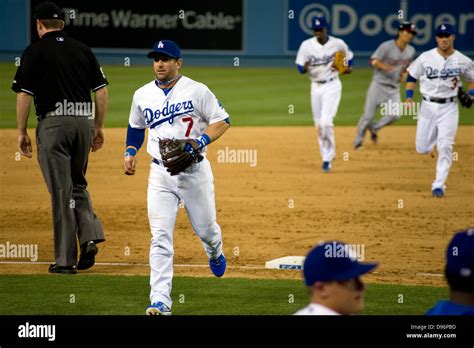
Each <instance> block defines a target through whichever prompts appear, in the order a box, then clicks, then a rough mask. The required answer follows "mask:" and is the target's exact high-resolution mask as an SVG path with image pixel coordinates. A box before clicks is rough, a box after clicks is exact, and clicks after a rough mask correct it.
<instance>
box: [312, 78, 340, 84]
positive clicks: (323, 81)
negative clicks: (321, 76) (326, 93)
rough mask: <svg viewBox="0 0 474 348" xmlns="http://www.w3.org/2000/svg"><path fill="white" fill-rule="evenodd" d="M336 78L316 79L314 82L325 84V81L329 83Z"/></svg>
mask: <svg viewBox="0 0 474 348" xmlns="http://www.w3.org/2000/svg"><path fill="white" fill-rule="evenodd" d="M335 79H336V77H333V78H332V79H329V80H322V81H314V82H316V83H321V84H324V83H328V82H331V81H334V80H335Z"/></svg>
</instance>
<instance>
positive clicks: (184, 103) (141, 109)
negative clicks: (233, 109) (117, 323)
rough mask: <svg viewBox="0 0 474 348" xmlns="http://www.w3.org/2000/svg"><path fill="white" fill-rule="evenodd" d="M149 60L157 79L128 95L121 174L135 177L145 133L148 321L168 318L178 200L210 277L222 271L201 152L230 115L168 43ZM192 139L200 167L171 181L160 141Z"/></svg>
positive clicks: (211, 184) (208, 171) (207, 169)
mask: <svg viewBox="0 0 474 348" xmlns="http://www.w3.org/2000/svg"><path fill="white" fill-rule="evenodd" d="M148 57H149V58H153V59H154V63H153V68H154V71H155V75H156V79H155V80H154V81H151V82H150V83H147V84H146V85H144V86H143V87H141V88H139V89H138V90H137V91H136V92H135V94H134V95H133V101H132V106H131V110H130V119H129V126H128V131H127V150H126V153H125V162H124V166H125V174H128V175H133V174H134V173H135V170H136V169H135V166H136V159H135V155H136V152H137V151H138V149H139V148H140V146H141V145H142V143H143V139H144V133H145V129H146V128H148V129H149V131H148V145H147V152H148V153H149V154H150V155H151V156H152V158H153V160H152V163H151V167H150V176H149V179H148V193H147V196H148V198H147V200H148V218H149V222H150V229H151V233H152V239H151V245H150V268H151V275H150V286H151V292H150V301H151V306H149V307H148V308H147V310H146V313H147V314H149V315H156V314H162V315H169V314H171V306H172V300H171V297H170V293H171V286H172V278H173V253H174V249H173V230H174V226H175V221H176V214H177V212H178V207H179V202H180V200H181V201H183V202H184V206H185V208H186V212H187V214H188V216H189V219H190V222H191V225H192V227H193V229H194V231H195V232H196V234H197V235H198V237H199V238H200V239H201V241H202V244H203V246H204V249H205V252H206V254H207V256H208V257H209V260H210V268H211V271H212V272H213V273H214V275H215V276H217V277H221V276H222V275H223V274H224V272H225V269H226V259H225V256H224V254H223V251H222V236H221V229H220V227H219V225H218V224H217V222H216V206H215V199H214V178H213V175H212V171H211V166H210V163H209V161H208V160H207V159H206V156H205V154H206V152H205V150H206V149H205V146H206V145H207V144H209V143H210V142H211V141H214V140H216V139H217V138H219V137H220V136H221V135H222V134H223V133H224V132H225V131H226V130H227V129H228V128H229V126H230V124H229V115H228V114H227V112H226V111H225V110H224V108H223V107H222V105H221V104H220V103H219V101H218V100H217V98H216V96H215V95H214V94H213V93H212V92H211V91H210V90H209V88H207V86H205V85H204V84H202V83H199V82H196V81H194V80H192V79H190V78H187V77H185V76H182V75H180V74H179V69H180V67H181V64H182V59H181V51H180V49H179V47H178V46H177V45H176V43H174V42H173V41H168V40H162V41H159V42H157V43H156V44H155V45H154V48H153V51H151V52H150V53H148ZM166 138H167V139H193V141H196V142H197V143H198V144H199V145H200V149H201V155H202V157H199V159H200V161H199V162H198V161H196V162H194V163H192V164H191V165H190V166H189V167H188V168H187V169H185V170H184V171H182V172H181V173H179V174H178V175H173V176H172V175H170V173H169V172H168V171H167V169H166V167H164V166H163V161H162V159H161V155H160V148H159V139H166Z"/></svg>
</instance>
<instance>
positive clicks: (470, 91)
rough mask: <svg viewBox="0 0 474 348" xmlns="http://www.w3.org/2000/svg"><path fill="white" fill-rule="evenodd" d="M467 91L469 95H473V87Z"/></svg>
mask: <svg viewBox="0 0 474 348" xmlns="http://www.w3.org/2000/svg"><path fill="white" fill-rule="evenodd" d="M467 93H469V95H470V96H471V97H474V89H470V90H469V92H467Z"/></svg>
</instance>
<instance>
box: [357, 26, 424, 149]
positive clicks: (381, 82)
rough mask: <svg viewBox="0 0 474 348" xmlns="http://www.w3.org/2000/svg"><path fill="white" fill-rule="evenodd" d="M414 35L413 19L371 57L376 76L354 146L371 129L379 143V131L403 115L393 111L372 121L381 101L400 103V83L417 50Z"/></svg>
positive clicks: (373, 136)
mask: <svg viewBox="0 0 474 348" xmlns="http://www.w3.org/2000/svg"><path fill="white" fill-rule="evenodd" d="M415 35H416V30H415V26H414V25H413V24H411V23H410V22H403V23H401V24H400V25H399V27H398V37H397V38H396V39H395V40H388V41H385V42H383V43H382V44H381V45H380V46H379V47H378V48H377V50H376V51H375V52H374V53H373V54H372V56H371V57H370V60H371V64H372V66H373V67H374V68H375V69H374V76H373V78H372V83H371V84H370V87H369V90H368V92H367V97H366V100H365V106H364V113H363V114H362V116H361V118H360V120H359V124H358V125H357V135H356V138H355V140H354V148H355V149H358V148H360V147H361V146H362V142H363V141H364V136H365V132H366V130H367V129H368V130H369V131H370V134H371V139H372V141H373V142H374V143H377V132H378V131H379V130H380V129H381V128H382V127H384V126H386V125H389V124H391V123H393V122H395V121H396V120H398V119H399V118H400V114H399V113H392V112H391V113H390V114H386V115H383V117H382V118H381V119H380V120H378V121H377V122H373V119H374V117H375V112H376V110H377V108H378V106H380V105H381V104H382V103H388V102H389V101H390V102H391V103H396V104H395V105H400V82H403V81H404V80H405V78H406V75H407V72H406V68H407V67H408V65H409V64H410V63H411V62H412V61H413V57H414V56H415V49H414V48H413V46H411V45H409V43H410V42H411V40H412V39H413V37H414V36H415ZM385 110H389V111H391V110H392V108H391V107H386V108H385Z"/></svg>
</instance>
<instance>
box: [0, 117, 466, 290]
mask: <svg viewBox="0 0 474 348" xmlns="http://www.w3.org/2000/svg"><path fill="white" fill-rule="evenodd" d="M30 134H31V135H34V131H33V130H30ZM354 134H355V129H354V128H353V127H339V128H336V141H337V160H336V161H335V162H334V165H333V170H332V172H331V173H329V174H324V173H322V172H321V170H320V165H321V161H320V158H319V152H318V150H317V147H316V139H315V135H316V132H315V129H314V128H312V127H292V128H288V127H285V128H283V127H281V128H278V127H260V128H258V127H252V128H231V130H230V131H229V132H228V134H226V135H225V136H224V137H223V138H222V139H221V140H220V141H218V142H217V143H216V144H212V145H211V146H210V149H209V151H208V153H209V155H208V158H209V159H210V161H211V163H212V167H213V171H214V177H215V179H216V200H217V207H218V211H217V216H218V222H219V224H220V225H221V227H222V230H223V236H224V250H225V253H226V255H227V257H228V262H229V265H230V269H229V272H228V273H227V276H235V277H257V278H269V277H272V278H298V277H299V276H300V274H299V272H295V271H270V270H264V269H257V268H238V267H241V266H245V267H263V266H264V263H265V261H268V260H270V259H273V258H277V257H282V256H287V255H304V254H305V253H306V252H307V250H308V249H309V248H310V247H312V246H313V245H314V244H315V243H317V242H318V241H321V240H328V239H340V240H344V241H346V242H348V243H353V244H363V245H364V248H365V249H364V252H365V253H364V254H365V255H364V256H365V260H366V261H372V260H377V261H379V262H380V264H381V265H380V267H379V268H378V269H377V271H376V272H374V273H373V274H372V275H370V276H369V277H368V280H369V281H372V282H390V283H405V284H434V285H442V284H444V282H443V278H442V277H440V276H439V274H441V273H442V268H443V261H444V260H443V259H444V250H445V247H446V244H447V241H448V240H449V238H450V236H451V234H452V233H453V231H455V230H457V229H460V228H463V227H466V226H469V225H471V224H473V222H472V221H473V209H472V204H473V197H474V183H473V181H472V178H473V176H474V175H473V174H474V166H473V165H472V164H473V163H474V141H473V134H474V127H471V126H463V127H460V129H459V131H458V136H457V139H456V145H455V151H456V152H457V153H458V160H457V161H456V162H454V165H453V167H452V170H451V173H450V176H449V180H448V189H447V194H446V197H445V198H443V199H435V198H433V197H431V192H430V185H431V182H432V180H433V176H434V173H435V162H436V160H435V159H434V158H432V157H431V156H429V155H425V156H422V155H419V154H417V153H416V152H415V149H414V138H415V128H414V127H408V126H407V127H391V128H388V129H386V130H384V131H383V132H381V141H380V143H379V144H378V145H376V146H375V145H372V144H370V143H369V141H367V144H366V147H365V148H364V149H362V150H361V151H354V150H353V149H352V146H351V143H352V140H353V136H354ZM0 135H1V138H0V143H1V146H2V149H3V153H2V158H1V162H0V163H1V170H0V178H1V187H0V190H1V197H2V200H1V203H0V223H1V231H0V244H4V243H6V242H7V241H8V242H9V243H13V244H38V246H39V257H38V261H51V260H52V258H53V241H52V229H51V215H50V207H49V204H50V201H49V194H48V192H47V189H46V187H45V185H44V182H43V179H42V176H41V173H40V170H39V166H38V163H37V161H36V155H35V156H34V158H33V160H28V159H25V158H21V160H20V161H17V160H16V158H15V157H16V156H15V152H16V151H17V150H16V131H14V130H1V131H0ZM124 139H125V129H107V130H106V145H105V147H104V148H103V149H102V150H100V151H99V152H97V153H94V154H91V156H90V164H89V171H88V180H89V191H90V193H91V196H92V199H93V202H94V205H95V210H96V213H97V215H98V216H99V217H100V218H101V220H102V223H103V225H104V228H105V231H106V237H107V241H106V242H105V243H103V244H101V245H100V246H101V248H100V253H99V255H98V262H104V263H105V262H115V263H139V264H146V263H147V259H148V244H149V240H150V233H149V229H148V220H147V213H146V185H147V176H148V167H149V156H148V155H147V154H146V153H144V152H143V151H142V153H140V155H139V159H138V161H139V164H138V171H137V174H136V175H135V176H134V177H128V176H125V175H123V172H122V154H123V149H124V145H123V144H124ZM34 149H35V151H36V146H34ZM233 150H257V158H256V163H254V164H256V165H255V166H252V163H228V162H229V161H231V160H232V159H233V158H232V157H231V156H232V154H233V153H232V151H233ZM219 151H223V152H219ZM247 154H249V153H247ZM218 156H220V157H219V158H218ZM218 159H219V160H222V159H224V160H226V161H227V162H225V163H220V161H218ZM235 159H237V158H235ZM249 159H251V158H243V160H249ZM241 160H242V158H241ZM254 160H255V158H254ZM237 254H238V256H236V255H237ZM8 260H10V261H29V260H28V259H18V258H17V259H11V258H10V259H0V261H8ZM175 263H176V264H184V265H204V264H206V263H207V258H206V256H205V254H204V251H203V249H202V246H201V244H200V242H199V240H198V238H197V237H196V236H195V235H194V233H193V232H192V230H191V227H190V224H189V222H188V220H187V217H186V213H185V211H184V209H180V211H179V216H178V220H177V224H176V230H175ZM46 270H47V266H46V265H6V264H0V273H45V272H46ZM85 273H114V274H148V267H147V266H146V265H135V266H107V265H105V266H100V265H98V266H96V267H94V268H92V269H91V270H90V271H87V272H85ZM175 274H179V275H203V276H208V275H210V271H209V269H208V268H206V267H197V268H194V267H187V266H184V267H175Z"/></svg>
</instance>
